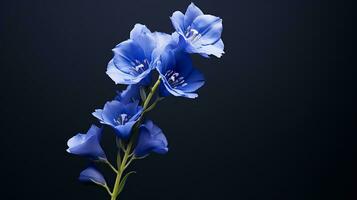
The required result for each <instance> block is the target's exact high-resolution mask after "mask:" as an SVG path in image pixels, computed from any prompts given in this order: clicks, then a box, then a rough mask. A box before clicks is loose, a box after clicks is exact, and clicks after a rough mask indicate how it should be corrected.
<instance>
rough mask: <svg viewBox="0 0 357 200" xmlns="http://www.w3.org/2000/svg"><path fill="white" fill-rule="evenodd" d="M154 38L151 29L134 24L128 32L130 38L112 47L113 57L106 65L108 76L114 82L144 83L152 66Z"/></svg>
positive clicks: (127, 83)
mask: <svg viewBox="0 0 357 200" xmlns="http://www.w3.org/2000/svg"><path fill="white" fill-rule="evenodd" d="M155 46H156V40H155V38H154V36H153V34H152V33H151V31H150V30H149V29H148V28H147V27H146V26H144V25H142V24H136V25H135V26H134V28H133V30H132V31H131V32H130V39H129V40H126V41H124V42H121V43H120V44H118V45H117V46H116V47H115V48H114V49H113V52H114V57H113V59H112V60H110V62H109V64H108V67H107V72H106V73H107V74H108V76H109V77H110V78H111V79H112V80H113V81H114V82H115V83H116V84H126V85H129V84H136V83H139V82H141V81H143V82H142V83H144V84H146V83H148V82H149V81H145V80H144V79H146V78H150V76H149V74H150V72H151V70H152V69H153V68H155V67H154V65H153V61H154V60H153V59H152V52H153V50H154V48H155Z"/></svg>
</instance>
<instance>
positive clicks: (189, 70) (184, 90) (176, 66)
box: [157, 51, 204, 98]
mask: <svg viewBox="0 0 357 200" xmlns="http://www.w3.org/2000/svg"><path fill="white" fill-rule="evenodd" d="M157 70H158V71H159V73H160V78H161V80H162V84H160V93H161V96H167V95H169V94H172V95H174V96H182V97H187V98H196V97H197V96H198V95H197V94H196V93H194V92H195V91H196V90H197V89H199V88H200V87H201V86H203V84H204V77H203V75H202V73H200V72H199V71H198V70H197V69H195V68H194V67H193V66H192V61H191V58H190V56H189V55H188V54H187V53H185V52H182V51H166V52H165V53H163V54H162V55H161V60H160V64H159V65H158V67H157Z"/></svg>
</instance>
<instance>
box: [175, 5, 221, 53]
mask: <svg viewBox="0 0 357 200" xmlns="http://www.w3.org/2000/svg"><path fill="white" fill-rule="evenodd" d="M171 22H172V24H173V26H174V28H175V29H176V32H177V33H178V34H179V35H180V37H181V39H182V42H181V44H182V45H183V46H184V48H185V50H186V51H187V52H188V53H199V54H201V55H202V56H205V57H208V55H214V56H216V57H221V56H222V54H223V53H224V51H223V49H224V44H223V41H222V39H221V34H222V29H223V26H222V19H221V18H219V17H216V16H213V15H208V14H203V12H202V11H201V10H200V9H199V8H198V7H197V6H195V4H193V3H191V4H190V5H189V6H188V8H187V10H186V13H185V14H183V13H182V12H180V11H176V12H174V13H173V14H172V16H171Z"/></svg>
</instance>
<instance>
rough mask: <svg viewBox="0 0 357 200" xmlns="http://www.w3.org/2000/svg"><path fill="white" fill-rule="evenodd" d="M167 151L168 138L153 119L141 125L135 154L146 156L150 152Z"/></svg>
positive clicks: (161, 152)
mask: <svg viewBox="0 0 357 200" xmlns="http://www.w3.org/2000/svg"><path fill="white" fill-rule="evenodd" d="M167 151H168V148H167V140H166V137H165V135H164V133H163V132H162V130H161V129H160V128H159V127H157V126H156V125H155V124H154V123H153V122H152V121H150V120H147V121H146V122H145V123H144V124H142V125H141V126H140V130H139V139H138V143H137V145H136V147H135V150H134V154H135V156H137V157H142V156H146V155H148V154H149V153H150V152H155V153H159V154H164V153H167Z"/></svg>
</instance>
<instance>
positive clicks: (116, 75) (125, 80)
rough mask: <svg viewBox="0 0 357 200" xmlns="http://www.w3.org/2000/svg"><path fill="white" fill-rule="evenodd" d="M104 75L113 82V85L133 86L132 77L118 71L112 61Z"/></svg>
mask: <svg viewBox="0 0 357 200" xmlns="http://www.w3.org/2000/svg"><path fill="white" fill-rule="evenodd" d="M106 74H107V75H108V76H109V77H110V78H111V79H112V80H113V81H114V82H115V84H134V82H133V81H132V80H131V79H132V76H131V75H128V74H125V73H124V72H122V71H120V70H119V69H118V68H117V67H116V66H115V65H114V62H113V59H112V60H110V62H109V63H108V67H107V71H106Z"/></svg>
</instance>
